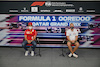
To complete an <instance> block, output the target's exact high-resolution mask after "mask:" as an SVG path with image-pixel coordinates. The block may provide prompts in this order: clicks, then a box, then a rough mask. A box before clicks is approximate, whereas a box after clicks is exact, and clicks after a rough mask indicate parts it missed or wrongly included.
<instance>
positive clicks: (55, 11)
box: [53, 10, 63, 12]
mask: <svg viewBox="0 0 100 67" xmlns="http://www.w3.org/2000/svg"><path fill="white" fill-rule="evenodd" d="M53 12H63V11H62V10H54V11H53Z"/></svg>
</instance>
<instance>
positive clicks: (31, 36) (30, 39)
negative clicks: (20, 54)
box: [22, 22, 37, 56]
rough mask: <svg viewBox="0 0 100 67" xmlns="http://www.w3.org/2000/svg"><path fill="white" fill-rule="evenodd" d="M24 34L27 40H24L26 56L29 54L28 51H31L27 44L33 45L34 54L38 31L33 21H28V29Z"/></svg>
mask: <svg viewBox="0 0 100 67" xmlns="http://www.w3.org/2000/svg"><path fill="white" fill-rule="evenodd" d="M24 35H25V41H23V43H22V46H23V48H24V49H25V50H26V52H25V56H28V53H29V51H28V49H27V48H26V45H27V44H32V45H33V49H32V51H31V56H34V50H35V47H36V42H35V39H36V35H37V32H36V30H34V29H33V26H32V23H31V22H29V23H28V29H27V30H25V34H24Z"/></svg>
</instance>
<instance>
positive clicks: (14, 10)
mask: <svg viewBox="0 0 100 67" xmlns="http://www.w3.org/2000/svg"><path fill="white" fill-rule="evenodd" d="M9 12H18V10H17V9H10V10H9Z"/></svg>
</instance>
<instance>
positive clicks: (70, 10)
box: [66, 9, 75, 12]
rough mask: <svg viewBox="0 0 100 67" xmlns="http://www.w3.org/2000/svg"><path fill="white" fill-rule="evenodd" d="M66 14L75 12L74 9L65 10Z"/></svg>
mask: <svg viewBox="0 0 100 67" xmlns="http://www.w3.org/2000/svg"><path fill="white" fill-rule="evenodd" d="M66 12H75V9H66Z"/></svg>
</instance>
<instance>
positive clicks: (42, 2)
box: [31, 1, 45, 6]
mask: <svg viewBox="0 0 100 67" xmlns="http://www.w3.org/2000/svg"><path fill="white" fill-rule="evenodd" d="M44 4H45V2H44V1H41V2H40V1H38V2H33V3H32V4H31V6H43V5H44Z"/></svg>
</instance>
